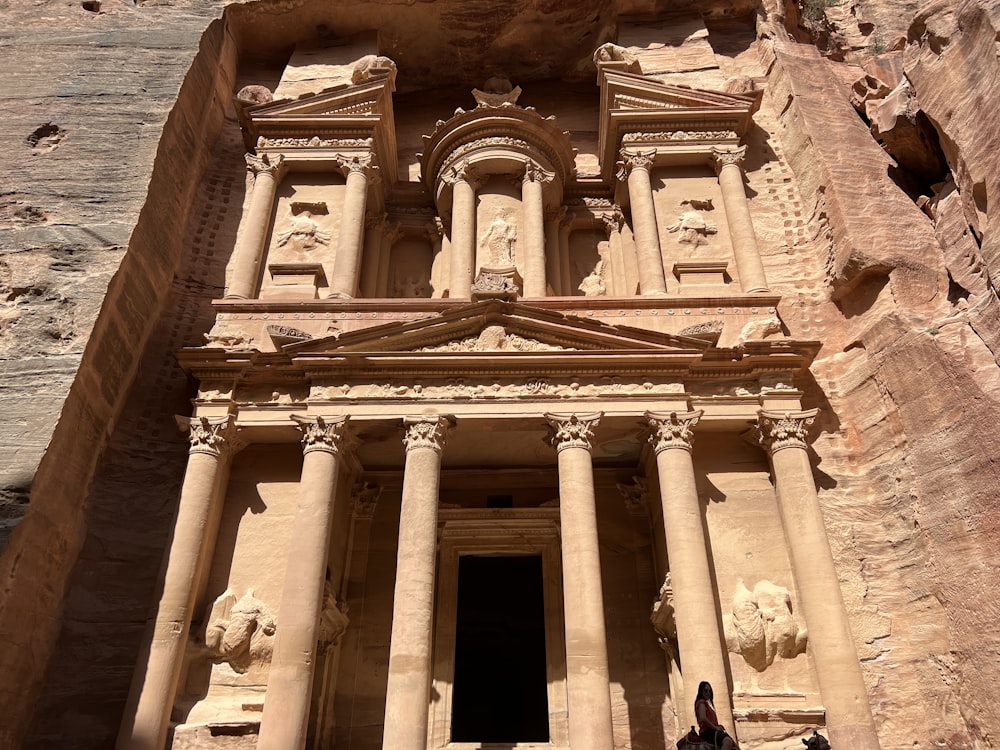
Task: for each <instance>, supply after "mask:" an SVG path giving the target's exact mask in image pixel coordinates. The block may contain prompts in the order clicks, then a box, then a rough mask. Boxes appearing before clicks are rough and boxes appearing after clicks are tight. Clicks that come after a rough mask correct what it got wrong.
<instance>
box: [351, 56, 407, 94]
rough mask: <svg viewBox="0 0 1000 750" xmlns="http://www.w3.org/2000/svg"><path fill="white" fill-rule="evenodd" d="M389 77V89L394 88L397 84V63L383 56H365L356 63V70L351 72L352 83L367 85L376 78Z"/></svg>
mask: <svg viewBox="0 0 1000 750" xmlns="http://www.w3.org/2000/svg"><path fill="white" fill-rule="evenodd" d="M382 77H387V78H388V79H389V87H390V88H394V87H395V83H396V63H394V62H393V61H392V60H390V59H389V58H388V57H385V56H383V55H365V56H364V57H362V58H360V59H359V60H358V61H357V62H356V63H354V70H353V71H352V72H351V83H353V84H355V85H357V84H359V83H367V82H368V81H370V80H372V79H375V78H382Z"/></svg>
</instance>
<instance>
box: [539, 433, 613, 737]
mask: <svg viewBox="0 0 1000 750" xmlns="http://www.w3.org/2000/svg"><path fill="white" fill-rule="evenodd" d="M545 416H546V418H547V419H548V420H549V424H550V426H551V429H552V433H553V434H552V437H551V443H552V445H553V446H554V447H555V449H556V451H557V452H558V453H557V456H558V458H557V460H558V465H559V524H560V536H561V540H562V565H563V607H564V612H565V614H564V617H565V627H566V689H567V698H568V703H569V744H570V747H572V748H573V750H610V749H611V748H613V747H614V731H613V728H612V717H611V693H610V688H609V678H608V674H609V673H608V644H607V634H606V632H605V624H604V591H603V587H602V585H601V557H600V552H599V549H598V534H597V509H596V502H595V496H594V470H593V465H592V462H591V457H590V441H591V439H592V437H593V430H594V428H596V427H597V425H598V422H599V420H600V414H586V415H576V414H573V415H557V414H546V415H545Z"/></svg>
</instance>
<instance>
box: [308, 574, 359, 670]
mask: <svg viewBox="0 0 1000 750" xmlns="http://www.w3.org/2000/svg"><path fill="white" fill-rule="evenodd" d="M350 622H351V621H350V620H349V619H348V617H347V602H338V601H337V597H336V595H335V594H334V593H333V587H332V586H331V585H330V582H329V581H326V582H325V584H324V585H323V609H322V610H320V613H319V627H318V629H317V632H316V640H317V643H318V644H319V652H320V654H323V653H325V652H326V651H327V650H328V649H330V648H332V647H334V646H336V645H337V644H338V643H340V637H341V636H342V635H343V634H344V633H345V632H346V631H347V626H348V625H349V624H350Z"/></svg>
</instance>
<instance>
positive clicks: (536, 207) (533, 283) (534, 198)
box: [521, 163, 553, 297]
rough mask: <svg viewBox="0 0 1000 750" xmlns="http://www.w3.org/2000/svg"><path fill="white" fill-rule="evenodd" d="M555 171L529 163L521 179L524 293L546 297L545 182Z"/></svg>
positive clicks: (526, 295) (527, 295)
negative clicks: (543, 192) (543, 191)
mask: <svg viewBox="0 0 1000 750" xmlns="http://www.w3.org/2000/svg"><path fill="white" fill-rule="evenodd" d="M552 178H553V174H552V173H551V172H546V171H545V170H544V169H542V168H541V167H539V166H538V165H537V164H533V163H528V164H527V165H526V166H525V169H524V180H523V181H522V183H521V207H522V209H523V213H522V216H523V217H524V244H523V247H524V296H525V297H544V296H545V293H546V281H545V202H544V196H543V195H542V189H543V185H544V184H545V183H546V182H551V181H552Z"/></svg>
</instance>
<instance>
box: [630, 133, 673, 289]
mask: <svg viewBox="0 0 1000 750" xmlns="http://www.w3.org/2000/svg"><path fill="white" fill-rule="evenodd" d="M621 156H622V160H621V162H619V164H620V169H619V170H618V179H619V180H624V179H627V180H628V198H629V203H631V204H632V231H633V232H634V233H635V245H636V251H637V253H638V255H639V291H640V293H641V294H644V295H648V294H661V295H662V294H666V292H667V284H666V281H665V279H664V277H663V258H662V255H661V253H660V235H659V232H658V231H657V228H656V208H655V206H654V204H653V186H652V183H651V182H650V180H649V171H650V169H651V168H652V166H653V159H654V158H655V157H656V151H648V152H641V151H636V152H629V151H625V150H624V149H623V150H622V152H621Z"/></svg>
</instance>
